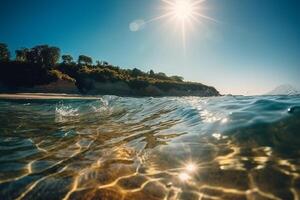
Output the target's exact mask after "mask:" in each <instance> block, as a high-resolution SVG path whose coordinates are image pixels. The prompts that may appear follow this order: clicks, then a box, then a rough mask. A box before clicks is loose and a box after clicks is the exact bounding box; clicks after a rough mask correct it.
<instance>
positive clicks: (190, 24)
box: [145, 0, 218, 51]
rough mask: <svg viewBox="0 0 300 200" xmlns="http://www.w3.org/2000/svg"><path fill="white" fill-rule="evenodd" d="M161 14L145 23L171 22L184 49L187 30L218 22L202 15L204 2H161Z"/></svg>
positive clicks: (196, 0) (195, 0) (164, 0)
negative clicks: (201, 24) (179, 36)
mask: <svg viewBox="0 0 300 200" xmlns="http://www.w3.org/2000/svg"><path fill="white" fill-rule="evenodd" d="M161 2H162V3H163V5H162V10H163V14H161V15H159V16H156V17H154V18H152V19H149V20H148V21H146V22H145V23H151V22H155V21H159V20H167V19H169V20H171V21H174V22H175V25H176V24H177V27H178V29H177V32H178V33H179V34H180V35H181V40H182V46H183V48H184V51H185V49H186V37H187V31H188V29H191V28H194V27H195V26H197V25H198V24H199V23H200V22H202V21H206V20H208V21H211V22H218V21H217V20H215V19H213V18H211V17H209V16H206V15H205V14H204V13H203V8H204V6H203V3H204V2H205V0H161Z"/></svg>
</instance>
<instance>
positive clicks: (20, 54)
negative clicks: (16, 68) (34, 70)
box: [15, 48, 29, 62]
mask: <svg viewBox="0 0 300 200" xmlns="http://www.w3.org/2000/svg"><path fill="white" fill-rule="evenodd" d="M28 51H29V49H27V48H22V49H18V50H16V51H15V53H16V60H17V61H20V62H26V61H27V57H26V55H27V53H28Z"/></svg>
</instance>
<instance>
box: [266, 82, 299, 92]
mask: <svg viewBox="0 0 300 200" xmlns="http://www.w3.org/2000/svg"><path fill="white" fill-rule="evenodd" d="M299 94H300V91H299V90H297V89H296V88H295V87H293V86H292V85H288V84H285V85H280V86H278V87H276V88H275V89H274V90H272V91H270V92H268V93H267V94H266V95H299Z"/></svg>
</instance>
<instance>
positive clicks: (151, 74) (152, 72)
mask: <svg viewBox="0 0 300 200" xmlns="http://www.w3.org/2000/svg"><path fill="white" fill-rule="evenodd" d="M149 75H150V76H151V77H153V76H154V75H155V73H154V71H153V70H152V69H151V70H150V72H149Z"/></svg>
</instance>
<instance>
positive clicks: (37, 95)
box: [0, 93, 99, 99]
mask: <svg viewBox="0 0 300 200" xmlns="http://www.w3.org/2000/svg"><path fill="white" fill-rule="evenodd" d="M0 99H99V97H96V96H81V95H76V94H56V93H16V94H0Z"/></svg>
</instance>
